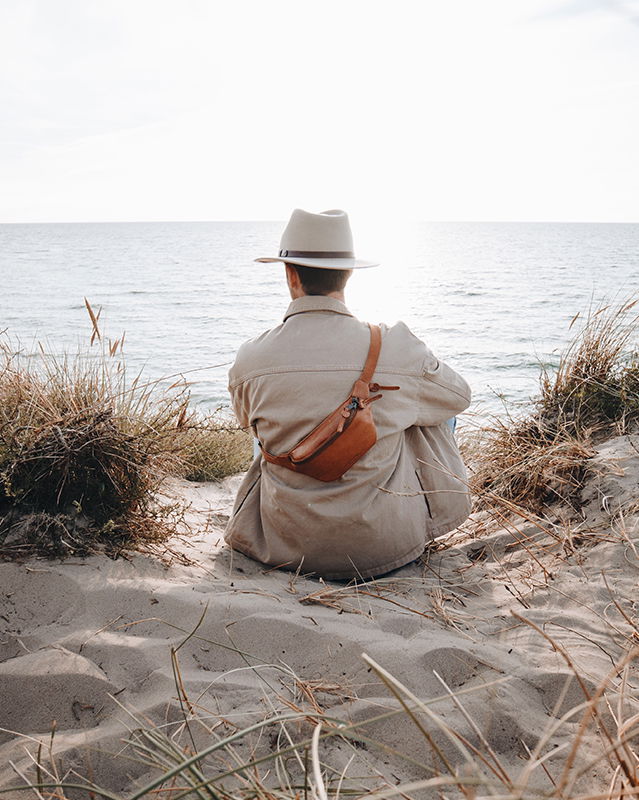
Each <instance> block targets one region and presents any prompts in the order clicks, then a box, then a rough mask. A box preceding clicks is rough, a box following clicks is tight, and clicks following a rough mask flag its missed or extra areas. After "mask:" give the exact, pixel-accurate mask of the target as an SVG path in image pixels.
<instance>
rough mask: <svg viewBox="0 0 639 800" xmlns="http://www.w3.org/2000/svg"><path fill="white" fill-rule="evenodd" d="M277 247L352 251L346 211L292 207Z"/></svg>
mask: <svg viewBox="0 0 639 800" xmlns="http://www.w3.org/2000/svg"><path fill="white" fill-rule="evenodd" d="M280 250H299V251H336V252H342V251H352V250H353V234H352V233H351V226H350V223H349V221H348V214H347V213H346V212H345V211H342V210H341V209H338V208H335V209H331V210H329V211H322V212H321V213H320V214H313V213H311V212H310V211H304V210H303V209H301V208H296V209H295V210H294V211H293V213H292V214H291V218H290V220H289V221H288V225H287V226H286V228H285V229H284V233H283V234H282V239H281V241H280Z"/></svg>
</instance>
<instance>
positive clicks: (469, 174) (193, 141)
mask: <svg viewBox="0 0 639 800" xmlns="http://www.w3.org/2000/svg"><path fill="white" fill-rule="evenodd" d="M638 142H639V0H626V2H621V1H620V0H619V1H615V0H516V2H515V1H514V0H481V2H479V1H478V0H439V1H438V2H435V1H434V0H393V1H392V2H391V1H390V0H385V2H379V0H322V2H318V1H317V0H234V1H232V2H231V1H230V0H99V1H98V0H55V1H52V0H0V222H65V221H118V220H122V221H133V220H230V219H239V220H249V219H271V220H285V219H287V218H288V216H289V215H290V212H291V210H292V209H293V208H295V207H301V208H306V209H308V210H311V211H321V210H324V209H326V208H345V209H347V210H349V212H350V213H351V216H353V215H354V216H355V217H356V218H357V219H360V220H364V219H366V220H367V221H368V224H369V225H375V226H377V225H385V224H386V223H387V222H388V221H389V220H394V221H396V222H397V221H401V220H407V219H410V220H420V219H423V220H499V221H501V220H503V221H518V220H544V221H546V220H547V221H585V222H587V221H602V222H607V221H609V222H639V146H638V145H637V143H638Z"/></svg>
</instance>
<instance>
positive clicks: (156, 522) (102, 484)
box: [0, 302, 251, 558]
mask: <svg viewBox="0 0 639 800" xmlns="http://www.w3.org/2000/svg"><path fill="white" fill-rule="evenodd" d="M86 305H87V311H88V313H89V317H90V319H91V324H92V334H91V345H92V347H93V348H94V349H87V350H85V351H82V352H79V353H77V354H75V355H68V354H65V355H62V356H56V355H55V354H53V353H51V352H49V351H47V350H46V349H45V348H44V347H42V346H41V347H40V350H39V353H38V357H37V358H34V357H33V356H32V355H25V354H23V353H22V352H21V351H20V349H19V348H17V347H15V346H13V345H12V343H11V342H10V341H9V340H7V339H5V340H3V341H0V555H2V556H3V557H5V558H6V557H9V558H11V557H23V556H25V555H28V554H29V553H38V554H40V555H48V556H66V555H72V554H75V555H84V554H87V553H90V552H94V551H95V550H96V549H102V550H105V551H106V552H108V553H110V554H116V553H119V552H122V551H123V550H126V549H127V548H128V549H131V548H132V549H139V548H144V547H145V546H146V545H157V544H159V543H161V542H163V541H166V540H167V539H168V538H169V537H170V536H171V535H172V534H173V533H174V532H175V526H174V520H175V512H176V508H175V505H174V504H171V503H167V502H164V503H163V502H161V501H160V500H158V497H159V493H160V490H161V488H162V486H163V483H164V481H165V479H166V477H167V476H168V475H176V476H184V477H186V478H189V479H194V480H213V479H219V478H222V477H224V476H226V475H230V474H234V473H236V472H238V471H240V470H241V469H243V468H245V467H246V466H247V463H248V461H249V459H250V453H251V444H250V437H249V436H248V434H246V433H245V432H244V431H242V430H240V429H239V428H238V427H237V426H236V425H233V423H232V422H229V421H227V422H225V421H224V420H223V419H222V417H221V416H220V415H219V413H218V414H214V415H202V414H198V413H197V412H196V411H195V410H193V409H192V408H191V407H190V404H189V400H190V398H189V392H188V388H187V386H186V384H185V383H184V382H183V381H178V382H177V383H175V384H173V385H172V386H171V387H169V388H168V389H164V388H162V387H161V384H160V381H150V382H149V381H145V380H143V377H142V375H141V374H137V375H133V376H131V375H129V373H128V370H127V366H126V360H125V358H124V356H123V353H122V345H123V339H116V340H115V341H109V340H107V339H105V337H104V336H103V334H102V333H101V331H100V328H99V314H96V313H95V312H94V311H93V309H92V307H91V306H90V304H89V303H88V302H87V304H86ZM96 345H97V347H96Z"/></svg>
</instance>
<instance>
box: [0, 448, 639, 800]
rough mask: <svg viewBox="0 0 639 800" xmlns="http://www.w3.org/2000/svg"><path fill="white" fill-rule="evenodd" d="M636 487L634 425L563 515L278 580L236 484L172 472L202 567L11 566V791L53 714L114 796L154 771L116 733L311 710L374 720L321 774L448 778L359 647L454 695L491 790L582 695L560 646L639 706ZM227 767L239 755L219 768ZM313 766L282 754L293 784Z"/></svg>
mask: <svg viewBox="0 0 639 800" xmlns="http://www.w3.org/2000/svg"><path fill="white" fill-rule="evenodd" d="M638 480H639V437H637V436H634V437H628V436H627V437H620V438H618V439H614V440H611V441H610V442H607V443H605V444H604V445H602V446H601V447H600V448H599V450H598V455H597V457H596V458H595V459H594V460H593V476H592V477H591V479H590V480H589V482H588V484H587V486H586V488H585V490H584V495H583V506H582V508H581V509H579V510H570V511H569V510H566V509H557V510H556V514H554V516H550V517H549V518H548V520H546V521H545V522H544V523H540V522H536V521H530V522H525V521H522V520H521V519H519V520H518V521H517V522H516V524H513V525H506V526H502V527H501V528H491V529H489V530H486V531H485V532H484V534H483V535H482V536H481V538H478V532H480V531H481V530H482V526H483V525H484V524H485V523H486V522H487V520H486V519H485V518H482V517H478V518H475V519H474V520H473V521H472V522H471V523H470V524H468V525H467V526H466V527H465V529H464V530H461V531H459V532H457V533H455V534H454V535H453V536H450V537H448V538H447V539H445V540H444V541H442V542H438V543H436V544H435V545H433V546H432V547H431V548H429V550H428V552H427V554H426V555H425V557H424V558H423V559H422V560H421V561H419V562H416V563H414V564H411V565H409V566H407V567H405V568H403V569H401V570H398V571H397V572H395V573H393V574H392V575H390V576H388V577H386V578H384V579H382V580H378V581H374V582H371V583H369V584H367V585H365V586H359V587H352V586H347V585H345V584H340V583H324V582H320V581H318V580H315V579H313V578H308V577H304V576H297V577H296V576H292V575H289V574H286V573H282V572H278V571H267V570H266V569H265V568H263V567H261V566H260V565H259V564H256V563H254V562H252V561H250V560H249V559H246V558H244V557H243V556H241V555H238V554H234V553H231V552H230V551H229V550H228V549H226V547H225V546H223V545H222V543H221V533H222V530H223V526H224V521H225V519H226V517H227V515H228V513H229V510H230V507H231V504H232V500H233V496H234V493H235V491H236V488H237V485H238V481H239V478H231V479H227V480H226V481H224V482H222V483H221V484H199V485H197V484H195V485H193V484H186V483H179V484H176V486H177V489H178V491H179V492H180V493H181V494H182V495H183V496H186V497H188V499H189V501H190V502H191V510H190V519H191V522H192V524H193V526H194V534H193V536H192V537H191V538H190V540H189V541H188V542H183V541H181V542H178V543H177V544H176V545H175V546H176V547H177V548H181V549H182V550H183V551H184V552H186V553H187V554H188V555H189V557H190V558H191V560H192V561H193V563H192V564H190V565H186V564H180V563H175V564H173V565H172V566H170V567H167V566H166V565H163V564H162V563H161V562H160V561H158V560H157V559H154V558H151V557H148V556H141V555H138V556H135V557H133V558H132V559H131V560H130V561H127V560H124V559H119V560H117V561H112V560H109V559H108V558H106V557H100V556H94V557H91V558H87V559H82V560H80V559H71V560H69V561H66V562H63V563H60V562H47V561H43V560H35V559H32V560H29V561H27V562H24V563H21V564H17V563H3V564H0V728H2V729H3V730H2V731H0V787H3V791H2V792H0V795H1V796H2V798H3V800H4V798H7V800H10V799H11V798H13V797H16V798H17V797H26V796H29V794H30V793H26V792H17V791H15V792H14V791H10V790H8V788H7V787H10V786H17V785H19V784H21V783H22V780H21V778H20V777H19V774H22V775H24V776H27V777H28V778H29V779H34V776H35V768H34V763H33V758H34V755H35V753H36V752H37V749H38V743H39V742H43V743H44V745H43V755H42V760H43V763H44V765H45V767H46V769H49V770H50V769H51V765H50V758H49V755H48V753H47V747H48V743H49V740H50V734H51V727H52V723H53V721H54V720H55V725H56V733H55V737H54V740H53V754H54V759H55V761H56V764H57V769H58V770H59V771H60V773H61V774H66V775H68V779H69V780H75V778H74V774H75V773H77V774H79V775H84V776H89V777H90V779H91V780H93V781H94V782H95V783H97V784H99V785H101V786H103V787H107V788H109V789H111V790H112V791H114V792H123V793H126V792H130V791H132V790H133V788H134V787H139V786H142V785H144V784H145V782H146V781H148V780H150V779H151V777H152V776H153V775H154V774H156V773H155V772H154V771H153V769H151V768H150V767H149V766H148V765H147V764H144V763H141V762H140V760H139V759H138V760H135V759H134V758H133V756H134V751H133V750H132V748H131V747H130V746H125V744H124V742H125V740H126V739H127V738H128V737H129V736H130V731H133V730H134V729H136V728H139V727H151V726H160V729H161V730H162V731H164V732H165V733H166V734H167V735H168V736H169V737H172V739H173V741H174V742H176V743H178V744H179V745H180V746H183V747H193V746H194V745H195V747H197V748H203V747H206V746H208V745H210V744H211V743H212V742H214V741H215V740H216V737H217V738H221V737H222V736H224V735H226V734H229V733H232V732H235V731H237V729H238V726H240V727H243V726H247V725H252V724H254V723H257V722H259V721H261V720H263V719H266V718H267V717H268V716H269V715H273V714H275V713H294V711H295V709H302V710H303V711H304V712H306V713H307V714H308V719H307V721H305V722H304V721H302V722H295V723H293V724H291V725H289V726H288V728H287V730H288V731H289V733H290V735H291V737H293V738H298V739H304V738H308V737H310V735H311V734H312V732H313V728H314V722H315V720H316V715H317V714H318V713H323V714H325V715H326V718H327V721H326V722H325V727H324V730H325V731H326V730H329V728H330V726H331V725H333V726H335V725H338V724H339V722H340V721H342V722H345V723H362V724H361V726H360V727H358V728H356V729H354V730H351V731H349V737H350V738H348V737H346V738H342V737H337V736H331V737H329V738H327V739H326V740H325V741H323V743H322V746H321V759H322V762H323V764H324V778H325V780H326V781H327V782H328V783H329V784H331V782H332V781H333V780H336V779H337V778H338V777H339V775H340V773H341V772H342V771H343V772H344V775H345V784H344V786H348V785H351V786H357V787H362V786H363V787H366V788H368V789H369V790H373V789H376V788H380V787H395V786H396V785H397V784H398V783H401V782H410V781H419V780H423V779H427V778H431V777H432V775H433V772H432V770H431V769H429V768H431V767H432V768H436V769H437V770H439V771H440V772H444V771H445V770H444V769H443V767H442V761H441V759H438V757H437V756H435V755H433V752H432V749H431V748H430V747H429V746H428V745H427V744H426V742H425V739H424V736H423V734H422V733H421V732H420V730H419V729H418V727H417V726H416V725H415V724H414V723H413V722H412V721H411V719H410V718H409V717H408V716H407V715H406V714H397V713H395V714H393V715H389V714H388V713H387V712H394V711H396V710H397V709H398V708H399V704H398V701H397V699H396V698H395V697H394V696H393V695H392V693H390V692H389V690H388V688H387V686H386V685H385V684H384V682H383V681H382V680H381V678H380V675H379V674H378V673H377V672H376V670H375V668H373V667H372V666H371V664H370V663H369V662H368V661H366V660H364V658H363V657H362V654H363V653H366V654H367V655H368V656H369V657H370V658H371V659H373V660H374V661H375V662H376V663H377V664H379V665H381V667H383V668H384V669H385V670H387V671H388V672H389V673H391V674H392V675H393V676H394V677H395V678H396V679H397V680H398V681H400V682H401V683H402V684H403V685H404V686H405V687H406V689H407V690H410V691H411V692H412V693H414V695H416V696H417V697H419V698H421V699H422V700H424V701H428V702H431V701H433V700H434V699H436V698H442V699H440V700H439V701H438V702H436V703H434V704H433V705H432V706H429V707H430V708H432V710H433V711H434V712H436V713H437V714H438V715H439V719H440V720H442V721H443V722H444V723H445V724H446V725H448V726H450V727H451V728H454V729H455V730H456V731H457V732H459V733H460V734H462V735H463V736H464V737H465V738H466V739H467V740H468V742H470V743H471V744H472V745H474V746H475V747H476V748H477V749H478V750H480V751H481V752H482V753H484V755H485V757H486V759H487V762H488V763H489V764H492V765H493V769H492V772H491V769H490V768H489V767H487V766H486V765H484V766H483V767H481V768H480V770H483V772H484V774H486V775H487V776H488V777H489V778H490V779H491V780H493V781H497V780H498V778H497V777H496V775H495V774H494V773H495V772H499V770H501V771H503V772H504V774H507V775H508V776H510V778H511V779H512V780H515V779H516V778H517V777H518V776H520V775H521V773H522V770H523V769H524V768H525V766H526V763H527V759H528V753H529V752H530V751H533V750H534V749H535V747H536V746H537V743H538V741H539V739H540V736H541V735H542V732H544V731H547V730H549V726H551V725H552V722H553V719H557V718H559V717H561V716H562V715H564V714H566V713H567V712H569V711H570V709H572V708H574V707H575V706H578V705H579V704H581V703H583V701H584V694H583V689H582V688H581V687H580V685H579V683H578V682H577V680H576V679H575V677H574V675H573V672H572V670H571V669H570V667H569V665H568V664H567V662H566V658H564V657H563V656H562V654H561V652H559V651H558V649H557V648H563V649H564V650H565V653H566V655H567V656H568V658H569V659H570V661H571V662H572V663H573V665H574V667H575V669H576V671H577V673H578V674H579V676H580V677H581V679H582V681H583V685H584V686H585V688H586V689H587V690H588V691H590V692H594V691H595V690H596V687H597V686H599V685H600V683H601V681H602V680H604V678H606V676H610V688H609V690H608V697H609V701H610V704H609V706H608V707H606V705H605V704H602V715H603V719H604V722H605V723H606V724H607V725H608V726H609V728H610V731H615V732H616V728H617V723H618V721H619V720H618V717H620V716H624V717H625V718H629V717H630V716H632V714H634V713H636V711H637V708H636V703H637V675H636V672H635V671H634V667H633V666H632V665H631V667H630V668H629V671H627V673H626V674H624V673H623V670H621V671H620V670H618V669H617V668H616V667H615V665H618V664H619V663H620V662H621V660H622V659H623V657H624V655H625V654H627V653H628V652H629V651H630V649H631V648H632V647H633V646H634V645H636V644H637V643H639V634H638V631H639V626H637V625H635V624H634V623H635V620H636V606H635V603H636V597H637V595H636V587H637V577H638V575H639V573H638V568H639V554H638V552H637V550H636V547H637V545H638V544H639V542H638V539H639V530H638V528H637V522H638V520H639V505H638V504H637V498H638V496H639V494H638V491H637V490H638ZM513 612H515V614H517V615H519V616H518V617H517V616H513ZM525 620H527V621H529V622H530V623H532V624H533V625H534V626H536V627H537V628H538V629H539V630H540V631H543V633H545V634H546V635H547V636H549V637H551V638H552V640H553V641H554V642H555V643H556V647H553V645H552V644H551V642H550V641H549V640H548V639H546V638H544V636H543V635H542V634H541V633H540V632H539V631H538V630H535V628H534V627H532V626H531V625H530V624H527V622H526V621H525ZM198 622H200V623H201V624H200V625H199V627H198V628H197V631H196V633H195V635H193V636H192V637H191V638H190V639H188V641H186V643H184V644H183V646H182V647H180V649H179V651H178V652H177V656H176V658H177V664H178V666H179V671H180V675H181V681H182V684H183V687H184V689H185V691H186V695H187V696H188V701H189V703H190V706H189V705H188V704H187V703H186V701H185V700H184V698H182V702H180V700H179V691H178V688H177V686H176V679H175V672H174V666H173V664H172V658H171V648H175V647H177V646H178V645H179V644H180V643H181V642H183V641H184V639H185V637H186V636H187V635H188V633H189V632H190V631H192V630H193V629H194V628H196V626H197V625H198ZM624 680H625V681H626V684H627V689H626V694H625V696H624V697H623V698H622V700H619V694H618V692H619V689H620V687H622V683H623V681H624ZM442 681H443V682H444V683H442ZM446 687H448V689H450V690H451V691H453V692H454V693H456V696H457V697H456V699H453V698H451V697H450V696H447V695H448V689H447V688H446ZM382 715H386V716H383V718H382V719H378V717H380V716H382ZM581 717H582V714H581V713H577V714H576V715H575V716H574V717H573V718H572V719H570V720H568V721H566V722H564V723H563V724H562V725H560V726H558V728H557V730H556V731H555V732H554V733H552V735H550V736H549V737H548V741H547V742H546V743H545V744H544V746H543V748H542V753H543V754H548V757H547V759H546V761H545V763H544V766H543V768H542V767H536V768H535V769H534V770H532V772H531V776H530V785H531V786H532V787H535V788H538V789H542V790H544V791H551V790H552V789H553V782H557V781H559V780H560V777H561V772H562V769H563V767H564V765H565V760H566V755H567V751H568V748H569V745H570V743H571V742H572V741H574V738H575V735H576V732H577V729H578V727H579V723H580V721H581ZM422 718H423V719H424V725H425V726H426V728H427V729H428V730H429V731H430V732H431V735H432V738H433V741H434V742H435V744H436V746H437V747H438V748H439V749H440V751H441V754H442V756H443V758H444V759H446V760H448V761H449V762H450V763H451V764H452V765H456V767H457V768H458V769H459V770H460V771H461V772H462V773H464V771H465V772H466V773H468V772H469V770H471V767H470V766H469V765H468V764H466V763H465V762H466V760H467V759H466V758H465V756H464V755H463V753H462V749H461V748H460V746H459V741H458V742H457V743H455V742H454V741H453V740H451V739H450V738H449V737H447V735H446V733H445V732H443V731H442V730H441V728H439V727H438V726H437V723H436V722H435V721H433V720H426V718H425V717H422ZM185 719H186V720H187V721H188V725H187V724H186V723H185ZM285 736H286V733H285V732H284V731H283V729H282V728H281V727H278V726H275V725H274V726H271V727H269V728H266V729H264V731H263V732H256V733H255V734H252V735H247V736H245V737H243V738H242V739H240V740H238V741H237V742H236V743H235V744H234V745H233V747H234V750H233V752H234V754H235V755H234V756H233V757H236V758H238V759H250V757H251V756H261V755H265V756H266V755H268V754H269V753H272V752H273V750H274V749H277V747H278V746H280V745H283V744H285V743H286V742H285ZM189 737H192V740H191V739H190V738H189ZM603 741H604V740H603V738H602V734H601V731H599V732H597V729H596V726H594V725H593V724H590V725H589V726H588V727H587V730H586V733H585V735H584V737H583V740H582V742H581V745H580V748H579V752H578V754H577V759H576V763H577V764H578V765H586V764H587V763H588V762H589V760H592V759H595V758H596V757H597V756H601V754H602V753H603V749H604V744H603ZM349 742H350V743H349ZM378 743H381V744H382V745H383V746H384V747H380V746H379V744H378ZM491 752H492V755H490V753H491ZM486 754H488V755H486ZM493 757H494V758H493ZM215 758H217V761H216V760H215ZM473 758H474V759H475V761H477V758H476V756H474V757H473ZM231 763H232V757H231V755H229V752H228V751H225V752H224V754H223V755H218V756H215V757H212V760H211V763H210V766H209V767H207V769H208V773H207V774H213V773H214V771H215V770H218V771H223V770H224V764H227V766H228V765H229V764H231ZM497 763H498V764H499V768H497V767H496V766H495V764H497ZM303 766H304V765H303V764H300V763H299V762H296V760H295V757H294V756H292V757H291V758H290V759H289V761H288V762H287V769H288V770H289V774H290V775H292V776H296V775H301V772H302V770H303ZM267 769H270V770H271V771H270V773H268V774H267ZM260 770H261V774H262V778H263V780H264V781H265V782H266V783H267V784H268V783H269V782H270V783H271V784H277V782H278V780H279V778H280V777H281V776H278V774H277V770H275V769H274V765H273V764H265V765H264V766H262V767H260ZM611 775H612V769H611V767H610V766H609V764H608V761H607V760H606V759H605V758H601V759H600V760H599V761H598V762H597V763H596V764H594V765H592V766H590V767H587V768H585V771H584V773H583V774H582V775H581V776H580V777H578V778H577V779H576V782H575V786H574V787H573V790H571V791H573V794H574V792H575V791H581V792H594V791H595V790H598V789H599V788H602V787H604V788H605V787H606V786H607V784H608V782H609V781H610V779H611ZM234 780H236V779H229V780H228V781H227V782H226V783H225V785H226V786H227V787H228V786H231V785H233V781H234ZM300 780H301V778H300ZM360 791H361V789H360ZM420 792H422V793H421V794H420ZM409 794H410V795H411V796H415V797H419V796H431V795H432V790H427V791H425V792H424V790H415V791H414V792H412V793H409ZM70 796H73V795H70ZM76 796H87V795H86V793H83V794H78V795H76Z"/></svg>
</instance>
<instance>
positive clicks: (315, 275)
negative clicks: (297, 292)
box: [291, 264, 353, 294]
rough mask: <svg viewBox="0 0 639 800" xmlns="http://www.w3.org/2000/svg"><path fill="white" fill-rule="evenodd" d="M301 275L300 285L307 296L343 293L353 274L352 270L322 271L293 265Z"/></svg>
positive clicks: (316, 268)
mask: <svg viewBox="0 0 639 800" xmlns="http://www.w3.org/2000/svg"><path fill="white" fill-rule="evenodd" d="M291 266H292V267H295V269H296V270H297V274H298V275H299V279H300V283H301V284H302V288H303V289H304V291H305V292H306V294H331V292H341V291H342V290H343V288H344V287H345V286H346V281H347V280H348V279H349V278H350V277H351V275H352V274H353V270H352V269H322V268H321V267H302V266H300V265H299V264H291Z"/></svg>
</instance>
